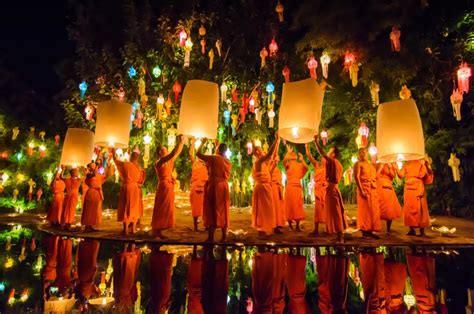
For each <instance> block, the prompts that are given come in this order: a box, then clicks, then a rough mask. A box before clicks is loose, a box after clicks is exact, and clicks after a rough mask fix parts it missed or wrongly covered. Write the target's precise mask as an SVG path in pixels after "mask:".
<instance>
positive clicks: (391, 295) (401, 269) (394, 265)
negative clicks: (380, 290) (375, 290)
mask: <svg viewBox="0 0 474 314" xmlns="http://www.w3.org/2000/svg"><path fill="white" fill-rule="evenodd" d="M406 278H407V266H406V265H405V264H403V263H399V262H395V261H389V260H385V300H386V305H387V311H389V313H402V311H403V309H404V303H403V291H404V290H405V281H406Z"/></svg>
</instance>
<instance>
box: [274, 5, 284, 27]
mask: <svg viewBox="0 0 474 314" xmlns="http://www.w3.org/2000/svg"><path fill="white" fill-rule="evenodd" d="M283 11H285V7H284V6H283V4H281V3H280V1H278V3H277V5H276V7H275V12H276V13H278V20H279V21H280V23H281V22H283Z"/></svg>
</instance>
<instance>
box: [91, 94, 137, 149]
mask: <svg viewBox="0 0 474 314" xmlns="http://www.w3.org/2000/svg"><path fill="white" fill-rule="evenodd" d="M131 115H132V106H131V105H130V104H127V103H124V102H121V101H119V100H118V99H116V98H113V99H111V100H107V101H103V102H101V103H99V104H98V105H97V121H96V126H95V144H96V145H98V146H105V147H111V146H113V147H117V148H127V147H128V140H129V138H130V116H131Z"/></svg>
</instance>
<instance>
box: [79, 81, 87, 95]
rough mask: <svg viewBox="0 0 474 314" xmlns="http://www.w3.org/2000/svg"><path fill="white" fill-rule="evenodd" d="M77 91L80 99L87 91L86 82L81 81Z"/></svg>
mask: <svg viewBox="0 0 474 314" xmlns="http://www.w3.org/2000/svg"><path fill="white" fill-rule="evenodd" d="M79 90H80V91H81V98H83V97H84V95H85V94H86V91H87V83H86V81H82V82H81V84H79Z"/></svg>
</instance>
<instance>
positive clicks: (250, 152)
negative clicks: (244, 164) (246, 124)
mask: <svg viewBox="0 0 474 314" xmlns="http://www.w3.org/2000/svg"><path fill="white" fill-rule="evenodd" d="M252 151H253V144H252V142H247V155H252Z"/></svg>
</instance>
